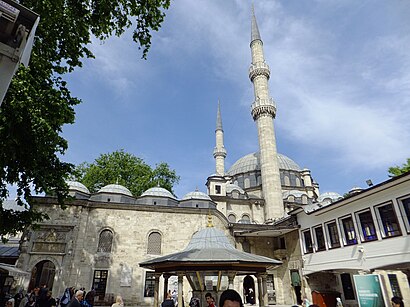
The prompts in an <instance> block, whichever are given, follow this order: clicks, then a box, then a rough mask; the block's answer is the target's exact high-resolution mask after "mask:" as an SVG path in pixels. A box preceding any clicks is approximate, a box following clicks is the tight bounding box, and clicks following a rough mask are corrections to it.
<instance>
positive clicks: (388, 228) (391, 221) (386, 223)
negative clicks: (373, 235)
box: [377, 204, 401, 238]
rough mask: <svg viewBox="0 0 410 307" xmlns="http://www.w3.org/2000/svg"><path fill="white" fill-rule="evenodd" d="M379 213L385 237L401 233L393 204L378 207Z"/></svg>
mask: <svg viewBox="0 0 410 307" xmlns="http://www.w3.org/2000/svg"><path fill="white" fill-rule="evenodd" d="M377 215H378V217H379V221H380V222H381V226H382V227H381V228H382V232H383V237H384V238H386V237H395V236H399V235H401V231H400V226H399V223H398V221H397V217H396V213H395V211H394V208H393V205H392V204H387V205H384V206H380V207H377Z"/></svg>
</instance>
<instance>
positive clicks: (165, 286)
mask: <svg viewBox="0 0 410 307" xmlns="http://www.w3.org/2000/svg"><path fill="white" fill-rule="evenodd" d="M163 277H164V298H163V300H165V299H166V298H167V294H168V279H169V277H170V275H168V274H164V275H163Z"/></svg>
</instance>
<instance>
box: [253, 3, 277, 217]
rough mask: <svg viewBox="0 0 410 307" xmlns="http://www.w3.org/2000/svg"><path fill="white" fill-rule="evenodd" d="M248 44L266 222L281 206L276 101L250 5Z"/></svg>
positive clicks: (275, 214)
mask: <svg viewBox="0 0 410 307" xmlns="http://www.w3.org/2000/svg"><path fill="white" fill-rule="evenodd" d="M250 47H251V54H252V64H251V67H250V68H249V78H250V80H251V82H252V83H253V87H254V96H255V100H254V102H253V103H252V117H253V120H254V121H255V122H256V126H257V128H258V140H259V151H260V165H261V175H262V193H263V198H264V200H265V222H268V221H270V220H272V219H275V218H280V217H283V215H284V207H283V199H282V187H281V183H280V174H279V162H278V154H277V150H276V138H275V128H274V125H273V119H274V118H275V116H276V105H275V102H274V101H273V99H272V98H271V97H270V96H269V86H268V80H269V77H270V69H269V66H268V65H267V64H266V63H265V57H264V54H263V42H262V39H261V37H260V34H259V29H258V24H257V22H256V17H255V12H254V9H253V7H252V36H251V44H250Z"/></svg>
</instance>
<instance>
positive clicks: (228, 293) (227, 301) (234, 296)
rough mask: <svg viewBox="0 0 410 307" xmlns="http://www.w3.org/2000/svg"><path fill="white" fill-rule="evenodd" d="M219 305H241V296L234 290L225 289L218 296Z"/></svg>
mask: <svg viewBox="0 0 410 307" xmlns="http://www.w3.org/2000/svg"><path fill="white" fill-rule="evenodd" d="M219 307H243V303H242V299H241V296H240V295H239V293H238V292H236V291H235V290H233V289H227V290H225V291H224V292H222V294H221V297H220V298H219Z"/></svg>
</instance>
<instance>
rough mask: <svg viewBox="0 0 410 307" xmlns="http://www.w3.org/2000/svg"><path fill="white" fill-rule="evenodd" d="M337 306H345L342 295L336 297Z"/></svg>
mask: <svg viewBox="0 0 410 307" xmlns="http://www.w3.org/2000/svg"><path fill="white" fill-rule="evenodd" d="M336 307H343V304H342V299H341V298H340V297H336Z"/></svg>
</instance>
